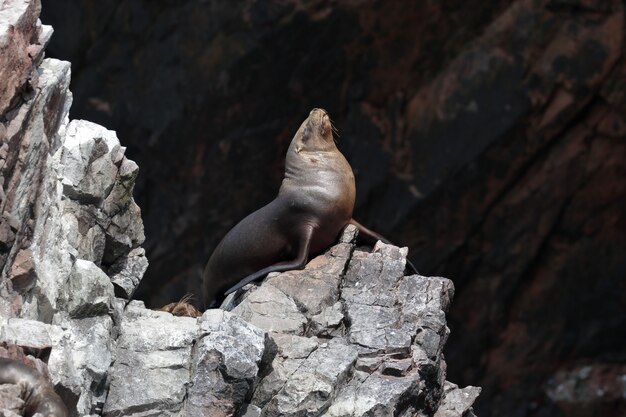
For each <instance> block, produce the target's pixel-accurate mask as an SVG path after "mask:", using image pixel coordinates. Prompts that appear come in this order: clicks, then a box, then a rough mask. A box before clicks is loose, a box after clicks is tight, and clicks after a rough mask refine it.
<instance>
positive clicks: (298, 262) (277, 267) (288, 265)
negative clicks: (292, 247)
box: [224, 226, 313, 295]
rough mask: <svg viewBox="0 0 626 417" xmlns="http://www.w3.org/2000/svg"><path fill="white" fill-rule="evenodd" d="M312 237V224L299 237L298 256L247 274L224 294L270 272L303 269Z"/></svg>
mask: <svg viewBox="0 0 626 417" xmlns="http://www.w3.org/2000/svg"><path fill="white" fill-rule="evenodd" d="M312 238H313V226H308V227H306V228H305V230H303V233H302V237H301V239H300V245H299V251H298V256H297V257H296V258H295V259H293V260H291V261H284V262H279V263H277V264H274V265H270V266H268V267H267V268H263V269H261V270H260V271H257V272H255V273H253V274H250V275H248V276H247V277H245V278H243V279H242V280H241V281H239V282H238V283H237V284H235V285H234V286H233V287H231V288H229V289H228V290H226V292H224V295H228V294H230V293H232V292H235V291H237V290H238V289H240V288H242V287H243V286H244V285H247V284H249V283H251V282H252V281H256V280H257V279H259V278H262V277H264V276H265V275H267V274H269V273H270V272H284V271H290V270H293V269H303V268H304V266H305V265H306V262H307V260H308V258H309V247H310V246H311V239H312Z"/></svg>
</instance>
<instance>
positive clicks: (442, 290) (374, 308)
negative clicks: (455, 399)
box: [225, 226, 454, 417]
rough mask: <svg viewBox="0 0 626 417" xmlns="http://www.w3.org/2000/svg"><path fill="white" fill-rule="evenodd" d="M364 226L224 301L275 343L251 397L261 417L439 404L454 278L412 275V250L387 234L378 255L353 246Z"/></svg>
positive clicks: (430, 408)
mask: <svg viewBox="0 0 626 417" xmlns="http://www.w3.org/2000/svg"><path fill="white" fill-rule="evenodd" d="M355 231H356V228H354V226H348V227H347V228H346V230H345V231H344V234H343V236H342V238H341V240H340V243H338V244H337V245H336V246H334V247H332V248H330V249H329V250H328V251H327V252H326V253H324V254H323V255H320V256H318V257H317V258H315V259H314V260H312V261H311V262H310V263H309V264H308V265H307V267H306V268H305V269H304V270H302V271H289V272H284V273H281V274H277V275H274V276H271V277H268V278H267V279H266V280H265V281H264V282H263V283H262V284H261V285H260V286H258V288H255V287H252V288H250V289H249V290H248V293H247V294H244V295H243V296H240V297H238V298H237V297H235V298H234V299H233V300H229V301H228V302H226V303H225V305H226V306H229V307H230V306H232V303H235V304H236V303H237V302H238V303H239V304H237V305H236V306H235V307H234V308H232V311H233V313H235V314H239V315H241V316H242V317H243V318H245V319H246V320H248V321H250V322H251V323H254V324H255V325H257V326H259V327H261V328H263V329H265V330H266V331H267V332H268V334H269V336H270V337H271V339H272V340H273V342H274V343H275V344H276V355H275V356H274V358H273V360H272V363H271V367H270V372H269V373H268V374H267V375H265V376H264V378H263V379H262V380H261V381H260V382H259V383H258V385H257V386H256V388H255V390H254V394H253V397H252V402H251V404H252V405H254V406H255V408H254V409H253V410H256V409H259V410H261V411H260V415H262V416H283V415H284V416H296V415H311V416H316V415H328V416H345V417H347V416H354V417H356V416H362V415H370V414H371V415H381V416H382V415H397V414H398V413H405V414H404V415H412V414H411V413H422V414H423V415H433V413H435V412H436V411H437V409H438V407H439V404H440V401H441V398H442V393H443V384H444V381H445V363H444V361H443V355H442V350H443V346H444V344H445V341H446V339H447V337H448V333H449V330H448V328H447V327H446V321H445V311H447V309H448V307H449V305H450V300H451V297H452V295H453V293H454V289H453V286H452V283H451V282H450V281H449V280H447V279H445V278H437V277H423V276H419V275H413V276H405V275H404V269H405V263H406V254H407V250H406V248H404V249H400V248H397V247H395V246H391V245H386V244H383V243H381V242H379V243H378V244H377V245H376V247H375V248H374V250H373V251H372V252H371V253H370V252H366V251H364V250H354V239H355ZM316 288H320V291H319V292H318V293H317V294H315V295H312V294H311V293H313V292H315V291H316ZM313 300H315V302H317V303H319V305H316V304H314V302H313ZM344 313H345V314H344ZM321 318H324V319H323V320H322V319H321ZM317 335H324V336H325V338H324V339H318V338H317V337H316V336H317ZM344 335H345V336H344ZM251 412H252V411H251ZM324 413H326V414H324ZM368 413H369V414H368ZM372 413H374V414H372ZM394 413H395V414H394Z"/></svg>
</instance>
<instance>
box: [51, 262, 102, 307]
mask: <svg viewBox="0 0 626 417" xmlns="http://www.w3.org/2000/svg"><path fill="white" fill-rule="evenodd" d="M113 296H114V294H113V284H112V283H111V279H110V278H109V277H108V276H107V274H105V273H104V272H103V271H102V270H101V269H100V268H98V267H97V266H96V264H94V263H93V262H91V261H86V260H84V259H77V260H76V261H75V262H74V265H73V267H72V271H71V272H70V275H69V277H67V281H66V282H65V283H63V287H62V291H61V293H60V294H59V308H60V309H61V310H63V311H66V312H68V313H69V315H70V316H72V317H86V316H94V315H102V314H107V313H108V312H109V310H110V309H111V302H112V301H113Z"/></svg>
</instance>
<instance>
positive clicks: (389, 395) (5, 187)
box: [0, 0, 471, 417]
mask: <svg viewBox="0 0 626 417" xmlns="http://www.w3.org/2000/svg"><path fill="white" fill-rule="evenodd" d="M5 6H6V7H5ZM38 8H39V5H38V2H37V0H23V1H22V2H21V3H19V4H18V3H15V2H13V1H5V3H3V6H2V7H1V8H0V9H1V11H0V34H3V33H4V34H7V33H8V34H9V35H11V36H13V37H11V36H9V37H4V38H0V48H4V47H5V46H7V45H8V46H7V48H8V49H6V50H7V51H10V50H11V48H18V49H19V48H26V49H28V54H29V55H28V56H29V57H30V61H24V60H22V61H20V62H21V63H22V64H24V65H26V64H28V65H27V67H24V68H22V69H20V68H21V67H19V68H17V67H16V72H15V74H12V75H11V77H13V76H14V78H11V80H9V81H10V82H11V83H14V84H15V85H17V84H19V83H20V82H21V83H22V84H21V85H20V87H19V88H18V87H15V88H13V87H11V86H10V85H9V86H8V90H6V91H7V92H9V93H11V94H13V97H11V98H10V99H9V100H5V101H1V100H0V103H9V107H10V109H9V110H8V111H6V112H4V113H3V114H2V117H1V118H0V133H1V134H2V143H1V144H0V189H1V191H2V192H1V193H0V196H1V197H2V201H1V202H0V212H1V214H0V220H1V222H0V239H1V242H0V247H1V248H2V252H0V269H1V271H2V276H1V279H0V341H2V342H3V345H2V346H0V356H2V355H4V356H7V357H11V355H12V356H15V357H18V359H19V360H22V361H24V362H25V363H29V364H31V365H32V366H34V367H35V368H37V369H38V370H39V371H40V372H42V373H43V374H44V375H49V377H50V379H51V381H52V382H53V383H54V386H55V389H56V391H57V392H58V394H59V395H60V396H61V398H62V399H63V401H64V402H65V403H66V404H67V406H68V407H69V408H70V410H71V413H72V415H90V416H96V415H102V416H107V417H114V416H146V415H164V416H180V415H187V416H197V415H208V416H248V417H253V416H255V417H261V416H303V415H306V416H323V415H326V416H339V415H341V416H357V415H363V414H372V415H391V414H395V415H399V416H408V415H424V416H426V415H427V416H433V415H434V413H435V412H437V410H438V408H439V406H440V403H441V401H442V400H445V398H444V397H443V388H442V387H443V384H444V381H445V373H446V365H445V362H444V360H443V356H442V354H441V351H442V349H443V345H444V343H445V342H446V339H447V335H448V330H447V327H446V318H445V311H446V310H447V308H448V305H449V303H450V298H451V297H452V293H453V288H452V284H451V283H450V282H449V281H448V280H446V279H444V278H431V277H423V276H417V275H416V276H409V277H407V276H404V273H403V272H404V265H405V260H406V255H407V251H406V249H400V248H397V247H395V246H391V245H384V244H378V245H377V246H376V247H375V249H374V251H373V252H369V251H367V250H363V249H359V250H355V244H354V239H355V236H356V228H355V227H354V226H349V227H347V228H346V230H345V231H344V233H343V235H342V236H341V237H340V240H339V242H338V243H337V244H336V245H334V246H332V247H331V248H329V249H328V250H327V251H326V252H325V253H323V254H320V255H319V256H317V257H316V258H314V259H312V260H311V261H310V262H309V263H308V265H307V266H306V268H305V269H304V270H302V271H288V272H285V273H282V274H274V275H272V276H270V277H268V278H267V279H266V280H265V281H264V282H263V283H261V284H260V285H258V286H256V285H251V286H249V287H248V291H246V292H243V294H239V295H237V296H233V297H231V298H230V299H229V301H228V303H227V304H225V306H227V307H228V308H229V309H231V311H225V310H222V309H213V310H207V311H205V312H204V314H203V315H202V317H200V318H197V319H196V318H190V317H177V316H173V315H172V314H170V313H167V312H163V311H153V310H149V309H147V308H146V307H145V305H144V304H143V302H141V301H137V300H133V301H129V300H130V298H131V297H132V296H133V294H134V292H135V289H136V288H137V285H138V284H139V282H140V281H141V278H142V276H143V274H144V272H145V271H146V268H147V257H146V251H145V249H144V248H143V247H142V246H141V245H142V243H143V241H144V233H143V223H142V221H141V212H140V210H139V206H138V205H137V204H136V202H135V201H134V200H133V187H134V184H135V181H136V179H137V178H138V177H137V175H138V166H137V164H136V163H134V162H133V161H131V160H129V159H128V158H127V157H126V156H125V148H124V147H123V146H122V145H121V144H120V142H119V140H118V138H117V135H116V134H115V132H113V131H111V130H107V129H105V128H104V127H102V126H99V125H96V124H94V123H91V122H87V121H82V120H74V121H70V120H69V118H68V111H69V106H70V103H71V97H72V95H71V93H70V92H69V90H68V85H69V78H70V65H69V63H66V62H62V61H58V60H54V59H44V58H43V45H45V43H46V42H47V41H48V39H49V36H50V29H49V28H47V27H41V26H40V24H39V23H37V11H38ZM9 9H10V10H9ZM33 13H34V14H33ZM7 16H9V17H10V19H8V18H7V19H8V20H7V19H5V17H7ZM20 19H21V20H20ZM16 22H17V23H19V24H27V25H31V27H30V29H29V28H26V27H18V28H16V29H13V30H12V29H10V28H9V26H10V25H12V24H16ZM20 22H21V23H20ZM39 28H40V29H39ZM27 33H31V34H34V35H32V36H31V37H30V38H29V39H28V42H26V41H24V42H25V43H23V44H18V45H14V44H12V43H11V42H18V40H19V39H22V38H20V37H19V36H17V35H19V34H22V35H23V34H27ZM14 35H15V36H14ZM22 35H20V36H22ZM0 36H1V35H0ZM24 36H25V35H24ZM16 39H17V40H16ZM22 40H23V39H22ZM22 40H19V42H22ZM5 41H6V42H9V43H2V42H5ZM19 42H18V43H19ZM16 56H17V55H16ZM9 58H10V56H9V55H7V56H3V58H1V59H0V74H3V73H4V74H8V72H7V68H5V67H2V65H9V64H6V62H5V61H3V59H4V60H6V59H9ZM16 65H17V64H16ZM20 65H21V64H20ZM35 74H36V76H35ZM2 92H3V94H5V90H2ZM7 94H8V93H7ZM3 99H4V97H3ZM101 105H103V106H104V104H103V103H101ZM7 343H8V344H7ZM25 352H26V353H32V354H33V355H35V354H36V355H37V356H38V357H40V358H41V359H35V358H34V357H30V356H28V355H27V354H26V353H25ZM46 362H47V363H46ZM16 393H17V391H16V390H15V387H11V386H3V387H1V389H0V404H3V406H4V407H5V408H6V409H7V410H10V411H6V412H5V411H2V412H4V413H5V414H7V415H12V414H11V413H22V411H23V410H20V407H21V403H19V401H17V395H16ZM19 394H21V393H19ZM451 398H452V397H451ZM463 404H464V406H467V407H469V406H471V404H470V403H469V402H465V403H463ZM13 410H15V411H13Z"/></svg>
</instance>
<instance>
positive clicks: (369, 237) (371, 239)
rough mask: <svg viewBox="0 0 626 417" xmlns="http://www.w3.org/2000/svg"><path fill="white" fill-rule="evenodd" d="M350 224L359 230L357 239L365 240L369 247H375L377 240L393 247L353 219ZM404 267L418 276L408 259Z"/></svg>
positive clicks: (384, 238) (381, 236) (380, 236)
mask: <svg viewBox="0 0 626 417" xmlns="http://www.w3.org/2000/svg"><path fill="white" fill-rule="evenodd" d="M350 224H352V225H354V226H356V228H357V229H359V237H361V238H363V239H365V240H366V241H367V242H368V243H369V244H371V245H375V244H376V242H377V241H378V240H380V241H381V242H383V243H386V244H388V245H394V243H392V242H390V241H389V239H387V238H386V237H384V236H383V235H380V234H378V233H376V232H374V231H373V230H370V229H368V228H367V227H365V226H363V225H362V224H361V223H359V222H357V221H356V220H354V219H350ZM395 246H397V245H395ZM406 266H407V269H408V270H409V271H411V272H412V273H413V274H419V272H417V268H415V265H413V262H411V261H410V260H409V258H407V259H406Z"/></svg>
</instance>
